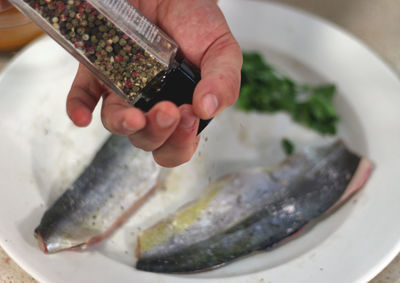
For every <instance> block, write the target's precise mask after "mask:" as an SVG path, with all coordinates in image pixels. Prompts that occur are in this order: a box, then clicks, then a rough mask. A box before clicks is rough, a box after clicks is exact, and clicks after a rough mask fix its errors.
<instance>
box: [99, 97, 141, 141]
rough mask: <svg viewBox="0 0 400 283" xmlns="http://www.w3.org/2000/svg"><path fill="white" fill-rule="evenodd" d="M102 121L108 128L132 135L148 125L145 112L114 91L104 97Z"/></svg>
mask: <svg viewBox="0 0 400 283" xmlns="http://www.w3.org/2000/svg"><path fill="white" fill-rule="evenodd" d="M101 121H102V122H103V125H104V127H105V128H106V129H107V130H109V131H110V132H112V133H114V134H117V135H120V136H129V135H132V134H134V133H136V132H138V131H140V130H142V129H143V128H144V127H145V126H146V117H145V116H144V113H143V112H142V111H141V110H139V109H137V108H134V107H131V106H129V105H128V104H127V103H126V102H125V101H123V100H122V99H121V98H120V97H119V96H118V95H116V94H115V93H113V92H110V93H108V94H107V95H106V96H105V98H104V101H103V106H102V108H101Z"/></svg>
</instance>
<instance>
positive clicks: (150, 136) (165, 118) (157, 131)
mask: <svg viewBox="0 0 400 283" xmlns="http://www.w3.org/2000/svg"><path fill="white" fill-rule="evenodd" d="M179 120H180V113H179V110H178V108H177V107H176V106H175V105H174V104H173V103H172V102H167V101H164V102H160V103H158V104H156V105H155V106H154V107H153V108H152V109H151V110H150V111H149V112H148V113H147V114H146V127H145V128H143V129H141V130H140V131H137V132H135V133H133V134H130V135H129V139H130V140H131V143H132V144H133V145H134V146H136V147H138V148H141V149H143V150H145V151H153V150H155V149H157V148H159V147H160V146H162V145H163V144H164V142H165V141H166V140H167V139H168V138H169V136H171V134H172V133H173V131H174V130H175V128H176V126H177V124H178V122H179Z"/></svg>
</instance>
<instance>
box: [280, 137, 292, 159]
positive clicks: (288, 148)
mask: <svg viewBox="0 0 400 283" xmlns="http://www.w3.org/2000/svg"><path fill="white" fill-rule="evenodd" d="M281 145H282V148H283V150H284V151H285V153H286V155H291V154H292V153H293V152H294V150H295V147H294V144H293V142H292V141H291V140H289V139H287V138H283V139H282V140H281Z"/></svg>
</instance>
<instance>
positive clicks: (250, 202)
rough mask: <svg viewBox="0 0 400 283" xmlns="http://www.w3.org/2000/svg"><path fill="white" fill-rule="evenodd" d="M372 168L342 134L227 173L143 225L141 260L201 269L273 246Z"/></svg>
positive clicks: (339, 199) (154, 268)
mask: <svg viewBox="0 0 400 283" xmlns="http://www.w3.org/2000/svg"><path fill="white" fill-rule="evenodd" d="M371 170H372V164H371V162H370V161H369V160H368V159H366V158H362V157H360V156H358V155H357V154H355V153H353V152H351V151H349V150H348V149H347V148H346V147H345V146H344V144H343V143H342V142H336V143H334V144H332V145H330V146H327V147H323V148H318V149H310V150H307V151H306V152H304V153H303V154H298V155H293V156H291V157H289V158H288V159H287V160H286V161H284V162H283V163H282V164H281V165H280V166H278V167H276V168H274V169H273V170H267V169H265V168H254V169H249V170H246V171H243V172H239V173H235V174H231V175H228V176H226V177H224V178H222V179H220V180H218V181H217V182H215V183H213V184H211V185H210V186H209V187H207V188H206V189H205V192H204V194H203V195H202V196H201V197H200V198H199V199H197V200H195V201H194V202H192V203H189V204H187V205H185V206H184V207H182V208H181V209H179V210H178V211H177V212H176V213H175V214H174V215H173V216H171V217H169V218H168V219H166V220H163V221H161V222H160V223H158V224H156V225H155V226H153V227H151V228H149V229H147V230H145V231H143V232H142V233H140V234H139V236H138V247H137V253H138V262H137V265H136V267H137V268H138V269H140V270H145V271H151V272H162V273H187V272H198V271H204V270H208V269H212V268H216V267H220V266H223V265H225V264H227V263H229V262H231V261H233V260H236V259H238V258H241V257H243V256H246V255H248V254H251V253H253V252H256V251H262V250H267V249H269V248H271V247H273V246H275V245H276V244H278V243H280V242H281V241H283V240H285V239H288V238H289V237H291V236H292V235H294V234H296V233H297V232H298V231H300V230H301V229H303V228H304V227H305V226H306V225H307V224H308V223H310V222H311V221H313V220H315V219H317V218H318V217H320V216H321V215H323V214H325V213H327V212H330V211H331V210H333V209H334V208H336V207H337V206H338V205H340V204H342V203H343V202H344V201H345V200H347V199H348V198H349V197H350V196H351V195H353V194H354V193H355V192H357V191H358V190H359V189H360V188H361V187H362V186H363V185H364V183H365V182H366V180H367V179H368V177H369V175H370V173H371Z"/></svg>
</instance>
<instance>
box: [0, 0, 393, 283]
mask: <svg viewBox="0 0 400 283" xmlns="http://www.w3.org/2000/svg"><path fill="white" fill-rule="evenodd" d="M260 1H262V0H260ZM264 1H267V0H264ZM269 1H270V2H278V3H283V4H286V5H290V6H292V7H295V8H298V9H302V10H305V11H308V12H310V13H313V14H315V15H318V16H320V17H322V18H324V19H326V20H328V21H330V22H333V23H334V24H336V25H338V26H340V27H341V28H342V29H344V30H346V31H347V32H349V33H351V34H352V35H354V36H355V37H357V38H358V39H359V40H361V41H363V42H364V43H365V44H366V45H367V46H369V47H370V48H371V49H372V50H373V51H374V52H375V53H376V54H378V56H380V57H381V58H382V59H383V60H384V61H386V62H387V64H388V65H389V66H391V67H392V69H393V70H394V71H395V72H396V73H397V74H400V24H399V23H400V0H379V1H376V0H335V1H331V0H269ZM41 35H42V32H41V31H40V30H39V28H37V27H36V26H35V25H34V24H33V23H31V22H30V21H29V20H28V19H27V18H26V17H25V16H23V15H22V14H21V13H19V12H18V10H17V9H15V8H13V7H12V6H11V5H10V4H9V3H8V2H7V1H5V0H0V72H1V70H2V69H3V68H4V67H5V66H6V65H7V64H8V63H9V61H10V60H11V59H12V58H13V57H14V56H15V55H16V54H17V53H18V52H19V51H20V50H21V48H23V47H24V46H26V45H27V44H28V43H29V42H31V41H32V40H34V39H36V38H37V37H39V36H41ZM343 256H344V257H345V255H343ZM366 256H368V255H366ZM354 264H356V263H354ZM0 282H8V283H17V282H18V283H19V282H36V281H35V280H34V279H33V278H31V277H30V276H29V275H28V274H27V273H25V272H24V271H23V270H22V269H21V268H19V267H18V265H17V264H16V263H14V262H13V261H12V260H11V259H10V258H9V257H8V256H7V254H6V253H5V252H4V251H3V250H2V249H1V248H0ZM371 282H372V283H389V282H390V283H391V282H400V256H397V257H396V258H395V259H394V260H393V262H392V263H391V264H390V265H389V266H388V267H387V268H386V269H385V270H383V271H382V272H381V273H380V274H379V275H378V276H377V277H376V278H374V279H373V280H372V281H371Z"/></svg>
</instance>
